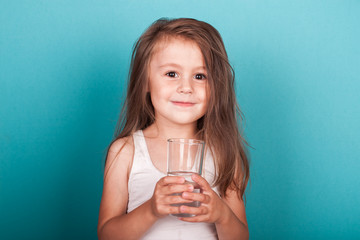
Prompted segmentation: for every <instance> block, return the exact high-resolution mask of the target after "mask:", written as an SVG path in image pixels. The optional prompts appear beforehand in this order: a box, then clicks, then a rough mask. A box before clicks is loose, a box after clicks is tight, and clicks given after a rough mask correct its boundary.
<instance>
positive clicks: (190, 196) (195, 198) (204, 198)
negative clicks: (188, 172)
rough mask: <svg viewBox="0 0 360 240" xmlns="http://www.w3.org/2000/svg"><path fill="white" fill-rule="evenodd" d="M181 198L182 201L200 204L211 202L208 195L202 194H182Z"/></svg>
mask: <svg viewBox="0 0 360 240" xmlns="http://www.w3.org/2000/svg"><path fill="white" fill-rule="evenodd" d="M181 196H182V198H183V199H187V200H192V201H199V202H201V203H209V202H210V200H211V198H210V196H209V195H207V194H203V193H193V192H183V193H182V195H181Z"/></svg>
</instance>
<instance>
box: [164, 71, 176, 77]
mask: <svg viewBox="0 0 360 240" xmlns="http://www.w3.org/2000/svg"><path fill="white" fill-rule="evenodd" d="M166 76H169V77H171V78H174V77H177V76H178V75H177V73H176V72H168V73H166Z"/></svg>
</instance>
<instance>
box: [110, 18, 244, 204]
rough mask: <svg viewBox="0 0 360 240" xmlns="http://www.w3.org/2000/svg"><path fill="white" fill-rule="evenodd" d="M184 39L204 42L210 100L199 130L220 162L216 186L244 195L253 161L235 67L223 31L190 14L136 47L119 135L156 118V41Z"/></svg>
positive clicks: (152, 30) (160, 24) (165, 22)
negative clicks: (152, 80)
mask: <svg viewBox="0 0 360 240" xmlns="http://www.w3.org/2000/svg"><path fill="white" fill-rule="evenodd" d="M172 36H174V37H183V38H185V39H189V40H192V41H194V42H195V43H197V44H198V46H199V48H200V49H201V52H202V54H203V57H204V60H205V65H206V68H207V75H208V76H207V77H208V84H209V85H208V86H209V93H210V96H211V97H209V103H208V109H207V112H206V113H205V115H204V116H203V117H202V118H201V119H199V120H198V123H197V128H198V134H197V136H200V138H202V139H203V140H205V142H206V144H207V146H208V148H209V149H210V150H211V152H212V155H213V157H214V160H215V166H216V180H215V185H216V186H218V189H219V191H220V194H221V195H222V196H226V190H227V189H231V190H235V191H236V192H237V194H238V196H239V198H242V197H243V195H244V192H245V188H246V185H247V182H248V179H249V160H248V154H247V151H246V148H245V146H246V145H247V143H246V141H245V140H244V138H243V137H242V134H241V132H240V130H239V129H241V128H240V127H241V121H242V113H241V111H240V109H239V107H238V104H237V102H236V95H235V92H234V79H235V77H234V71H233V69H232V67H231V65H230V64H229V61H228V56H227V53H226V50H225V47H224V43H223V41H222V38H221V36H220V34H219V32H218V31H217V30H216V29H215V28H214V27H212V26H211V25H210V24H208V23H205V22H202V21H198V20H195V19H190V18H179V19H164V18H162V19H159V20H157V21H155V22H154V23H153V24H152V25H151V26H150V27H149V28H148V29H147V30H146V31H145V32H144V33H143V34H142V35H141V36H140V38H139V39H138V40H137V42H136V44H135V45H134V49H133V53H132V58H131V66H130V71H129V83H128V89H127V96H126V100H125V103H124V105H123V109H122V111H121V115H120V119H119V122H118V124H117V127H116V131H115V139H114V141H115V140H116V139H119V138H123V137H127V136H130V135H132V134H133V133H134V132H135V131H137V130H140V129H141V130H142V129H145V128H146V127H148V126H150V125H151V124H152V123H154V121H155V113H154V107H153V105H152V103H151V100H150V96H149V93H147V84H148V83H147V82H148V81H147V78H148V66H149V63H150V59H151V56H152V53H153V50H154V47H155V45H156V44H157V43H158V42H159V40H161V39H162V38H163V37H172Z"/></svg>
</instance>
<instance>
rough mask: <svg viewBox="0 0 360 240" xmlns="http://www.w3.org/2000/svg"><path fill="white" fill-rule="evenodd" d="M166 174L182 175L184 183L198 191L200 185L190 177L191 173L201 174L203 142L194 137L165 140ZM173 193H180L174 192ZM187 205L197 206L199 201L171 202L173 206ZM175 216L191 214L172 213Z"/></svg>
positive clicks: (190, 215) (189, 215) (188, 215)
mask: <svg viewBox="0 0 360 240" xmlns="http://www.w3.org/2000/svg"><path fill="white" fill-rule="evenodd" d="M167 142H168V149H167V175H168V176H182V177H184V178H185V181H186V182H185V183H186V184H188V183H191V184H192V185H193V186H194V191H193V192H196V193H199V192H200V186H198V184H197V183H195V182H194V181H193V180H192V179H191V175H192V174H193V173H197V174H199V175H201V173H202V170H203V158H204V148H205V142H204V141H201V140H196V139H185V138H171V139H168V140H167ZM174 195H181V193H175V194H174ZM181 205H187V206H190V207H199V206H200V202H198V201H194V202H191V203H179V204H173V206H181ZM172 215H173V216H176V217H192V216H194V215H192V214H185V213H181V214H172Z"/></svg>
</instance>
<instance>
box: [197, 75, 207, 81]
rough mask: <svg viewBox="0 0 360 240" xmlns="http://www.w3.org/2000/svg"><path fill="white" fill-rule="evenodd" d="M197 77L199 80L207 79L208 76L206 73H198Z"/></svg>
mask: <svg viewBox="0 0 360 240" xmlns="http://www.w3.org/2000/svg"><path fill="white" fill-rule="evenodd" d="M195 79H197V80H205V79H206V76H205V75H204V74H196V75H195Z"/></svg>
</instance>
